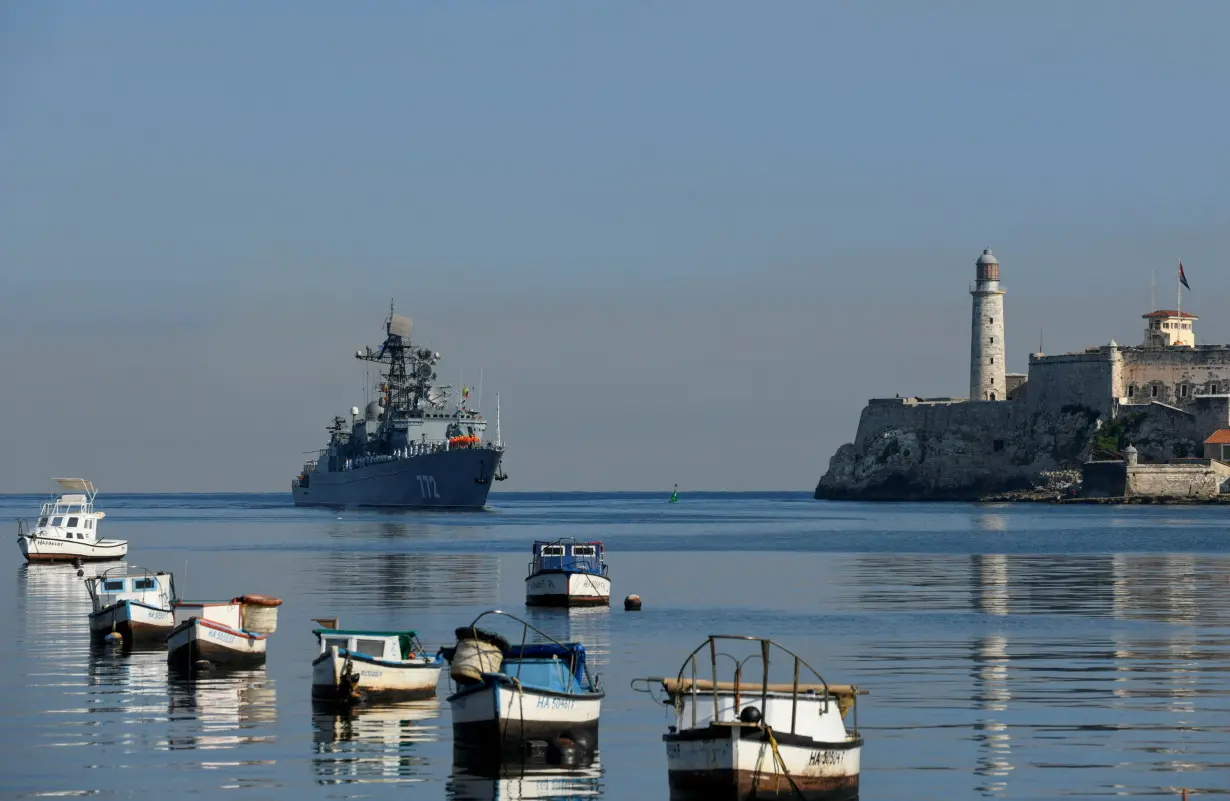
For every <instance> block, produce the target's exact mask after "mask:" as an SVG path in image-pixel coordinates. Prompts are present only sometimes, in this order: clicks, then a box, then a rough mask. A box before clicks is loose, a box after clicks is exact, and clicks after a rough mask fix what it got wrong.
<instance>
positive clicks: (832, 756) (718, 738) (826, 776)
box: [662, 725, 862, 801]
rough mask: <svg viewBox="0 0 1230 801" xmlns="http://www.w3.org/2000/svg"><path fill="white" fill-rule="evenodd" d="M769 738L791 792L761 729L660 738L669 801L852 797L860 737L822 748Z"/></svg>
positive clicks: (728, 728) (832, 800) (784, 736)
mask: <svg viewBox="0 0 1230 801" xmlns="http://www.w3.org/2000/svg"><path fill="white" fill-rule="evenodd" d="M774 737H775V738H776V740H777V753H778V754H779V755H780V756H781V760H782V762H783V763H784V764H785V769H786V771H787V772H789V774H790V778H791V779H793V780H794V787H797V788H798V789H797V793H796V791H795V789H794V787H792V786H791V783H790V781H789V780H788V779H787V778H786V775H785V773H784V772H783V771H782V767H781V765H780V764H779V763H778V761H777V758H776V757H775V756H774V753H773V747H772V745H771V743H770V741H769V738H768V737H767V736H765V733H764V732H763V730H761V729H758V728H756V727H755V726H740V725H718V726H707V727H705V728H703V729H689V730H684V731H682V732H679V733H677V734H667V735H665V736H664V737H663V738H662V739H663V740H664V741H665V742H666V769H667V776H668V781H669V783H670V794H671V799H672V800H673V801H678V800H679V799H701V798H704V799H755V798H783V797H786V798H790V797H793V798H798V797H800V796H801V797H802V798H804V799H808V801H821V799H823V800H824V801H837V799H856V798H858V777H859V769H860V757H861V752H862V739H861V738H849V739H848V740H847V741H846V742H844V743H823V742H818V741H815V740H812V739H810V738H807V737H802V736H795V735H791V734H789V733H781V732H774Z"/></svg>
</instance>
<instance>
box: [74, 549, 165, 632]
mask: <svg viewBox="0 0 1230 801" xmlns="http://www.w3.org/2000/svg"><path fill="white" fill-rule="evenodd" d="M85 587H86V590H87V591H88V592H89V593H90V602H91V603H92V604H93V607H94V611H92V612H90V635H91V636H92V637H94V638H95V639H102V638H104V637H106V636H107V635H108V634H112V633H114V634H118V635H120V637H121V638H122V639H123V642H124V643H125V644H127V645H131V644H134V643H138V642H146V643H156V644H159V645H161V644H162V643H163V642H164V641H165V640H166V636H167V634H168V633H169V632H170V631H171V629H172V628H173V627H174V625H175V622H174V616H173V615H172V613H171V604H172V603H174V602H175V600H176V596H175V577H174V576H172V575H171V574H170V573H162V572H159V573H152V572H150V571H149V570H146V569H144V568H139V567H129V566H127V565H122V566H119V567H113V568H111V569H110V570H108V571H106V572H105V573H103V574H102V575H99V576H91V577H89V578H87V579H86V580H85Z"/></svg>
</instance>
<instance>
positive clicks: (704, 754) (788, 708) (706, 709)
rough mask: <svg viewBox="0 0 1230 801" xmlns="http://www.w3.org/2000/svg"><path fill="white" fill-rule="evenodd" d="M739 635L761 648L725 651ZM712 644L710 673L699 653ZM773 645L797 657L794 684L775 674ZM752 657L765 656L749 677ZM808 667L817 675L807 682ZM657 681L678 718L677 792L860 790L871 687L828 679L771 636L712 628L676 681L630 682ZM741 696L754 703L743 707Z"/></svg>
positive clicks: (681, 795)
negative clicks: (722, 660) (721, 668)
mask: <svg viewBox="0 0 1230 801" xmlns="http://www.w3.org/2000/svg"><path fill="white" fill-rule="evenodd" d="M732 641H738V642H744V643H756V644H757V645H758V646H759V648H758V649H756V650H755V651H754V652H753V653H751V654H750V655H748V656H745V657H743V658H742V659H739V658H737V657H736V656H734V655H732V654H729V653H725V652H723V651H719V650H718V649H719V643H722V644H723V645H725V644H726V643H729V642H732ZM706 647H707V648H708V651H709V660H708V661H709V672H710V675H711V678H710V679H703V678H698V676H697V656H698V655H699V654H701V652H702V651H704V650H705V649H706ZM774 649H778V650H780V651H781V652H783V653H785V654H787V655H788V656H789V657H790V658H791V660H793V678H792V681H790V682H789V683H773V682H770V680H769V668H770V663H771V660H770V657H771V653H772V651H773V650H774ZM719 657H726V658H729V659H730V660H731V661H732V662H733V663H734V666H735V668H734V674H733V677H732V679H733V680H732V681H721V680H720V679H719V677H718V658H719ZM753 660H759V662H760V663H761V677H760V679H759V680H758V681H753V682H745V681H744V679H743V670H744V667H745V666H746V665H747V663H748V662H749V661H753ZM804 669H805V670H806V672H807V673H808V674H810V675H811V676H814V678H815V681H814V682H812V681H810V680H808V681H807V682H806V683H804V682H800V673H801V671H803V670H804ZM804 675H805V676H806V674H804ZM638 683H639V684H641V685H642V686H638ZM652 684H659V685H661V687H662V689H663V690H664V691H665V693H666V701H665V702H666V703H669V704H671V705H673V707H674V709H675V725H674V726H671V727H670V731H669V732H668V733H667V734H665V735H663V736H662V740H663V741H664V742H665V743H666V759H667V775H668V781H669V784H670V793H671V798H672V799H693V798H694V799H701V798H704V799H710V798H714V799H716V798H732V799H758V798H776V797H780V796H781V795H783V794H787V795H791V796H793V797H795V798H799V799H807V801H819V800H820V799H824V800H825V801H830V800H832V799H856V798H857V797H858V780H859V769H860V756H861V752H862V746H863V738H862V736H861V735H860V734H859V732H858V696H859V695H865V694H866V693H867V691H866V690H863V689H860V688H858V687H855V686H853V685H837V684H829V683H828V682H827V681H825V679H824V678H823V677H822V676H821V675H820V674H819V673H818V672H817V671H816V670H815V669H814V668H812V666H811V665H809V664H808V663H807V662H806V661H805V660H803V658H802V657H800V656H798V655H797V654H795V653H794V652H793V651H791V650H790V649H788V648H786V647H785V646H783V645H780V644H778V643H776V642H774V641H772V640H769V639H765V638H762V637H751V636H746V635H731V634H715V635H710V636H709V637H708V638H707V639H706V640H705V642H704V643H702V644H701V645H700V646H698V647H697V648H696V649H695V650H694V651H692V653H691V654H689V655H688V657H687V658H686V659H685V660H684V662H683V665H682V667H680V669H679V672H678V674H677V675H676V676H675V677H674V678H649V679H634V680H633V682H632V687H633V689H635V690H639V691H641V692H649V691H651V685H652ZM744 701H751V702H752V703H751V704H749V705H747V706H744ZM756 704H758V705H756ZM847 714H850V716H851V727H850V729H847V728H846V725H845V722H844V721H845V717H846V715H847Z"/></svg>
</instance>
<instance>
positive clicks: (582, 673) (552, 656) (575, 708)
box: [441, 610, 606, 753]
mask: <svg viewBox="0 0 1230 801" xmlns="http://www.w3.org/2000/svg"><path fill="white" fill-rule="evenodd" d="M487 616H493V617H505V618H509V619H511V620H514V621H516V622H517V623H520V624H521V626H522V632H521V637H520V640H521V642H520V644H518V645H511V644H509V642H508V640H506V639H504V638H503V637H501V636H500V635H499V634H495V633H493V632H490V631H485V630H483V629H480V628H479V627H478V624H479V621H481V620H482V619H483V618H484V617H487ZM531 632H533V634H534V635H536V638H537V639H538V641H536V642H526V640H527V638H528V636H529V635H530V633H531ZM456 634H457V644H456V645H455V646H453V647H450V648H445V649H443V650H442V652H441V653H442V654H443V656H444V658H445V659H447V660H448V662H449V664H450V666H451V667H450V670H449V675H450V677H451V678H452V679H453V681H454V682H455V683H456V685H457V690H456V692H454V693H453V694H452V695H450V696H449V698H448V702H449V706H450V707H451V708H452V715H453V740H454V744H455V745H456V746H457V747H458V748H462V749H466V748H469V749H477V750H488V751H490V750H500V751H503V752H504V753H510V752H511V753H524V751H525V746H526V744H527V743H530V742H534V741H537V742H541V743H546V744H548V745H550V746H551V747H553V748H555V749H557V750H560V751H571V752H578V751H579V752H583V753H593V752H595V751H596V750H597V748H598V715H599V712H600V709H601V705H602V699H603V698H604V697H605V695H606V694H605V693H604V692H602V690H600V689H599V687H598V680H597V677H596V676H592V675H591V674H590V672H589V668H588V666H587V665H586V661H585V646H584V645H582V644H581V643H579V642H572V643H562V642H560V641H558V640H556V639H554V638H552V637H550V636H548V635H547V634H545V633H543V632H542V631H540V630H539V629H537V628H535V627H534V626H532V625H530V624H529V623H527V622H525V621H524V620H521V619H520V618H518V617H515V616H513V615H510V614H508V613H506V612H501V611H499V610H491V611H489V612H484V613H483V614H481V615H479V616H478V617H477V618H475V620H474V622H473V623H471V624H470V625H469V626H465V627H463V628H459V629H457V631H456Z"/></svg>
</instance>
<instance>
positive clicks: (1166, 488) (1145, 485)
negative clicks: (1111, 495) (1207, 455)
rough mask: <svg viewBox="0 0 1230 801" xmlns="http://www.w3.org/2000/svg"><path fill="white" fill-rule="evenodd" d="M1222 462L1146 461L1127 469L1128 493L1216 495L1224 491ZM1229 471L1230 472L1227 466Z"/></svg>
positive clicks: (1169, 496) (1125, 491)
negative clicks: (1158, 462) (1222, 488)
mask: <svg viewBox="0 0 1230 801" xmlns="http://www.w3.org/2000/svg"><path fill="white" fill-rule="evenodd" d="M1218 467H1220V465H1216V464H1208V463H1203V462H1193V463H1191V464H1142V465H1132V466H1130V467H1128V468H1127V484H1126V486H1125V488H1124V495H1127V496H1128V497H1139V496H1149V497H1155V498H1214V497H1216V496H1217V494H1218V493H1219V492H1220V491H1221V484H1222V480H1223V476H1222V475H1221V473H1222V471H1220V470H1218V469H1217V468H1218ZM1226 472H1230V469H1227V470H1226Z"/></svg>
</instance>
